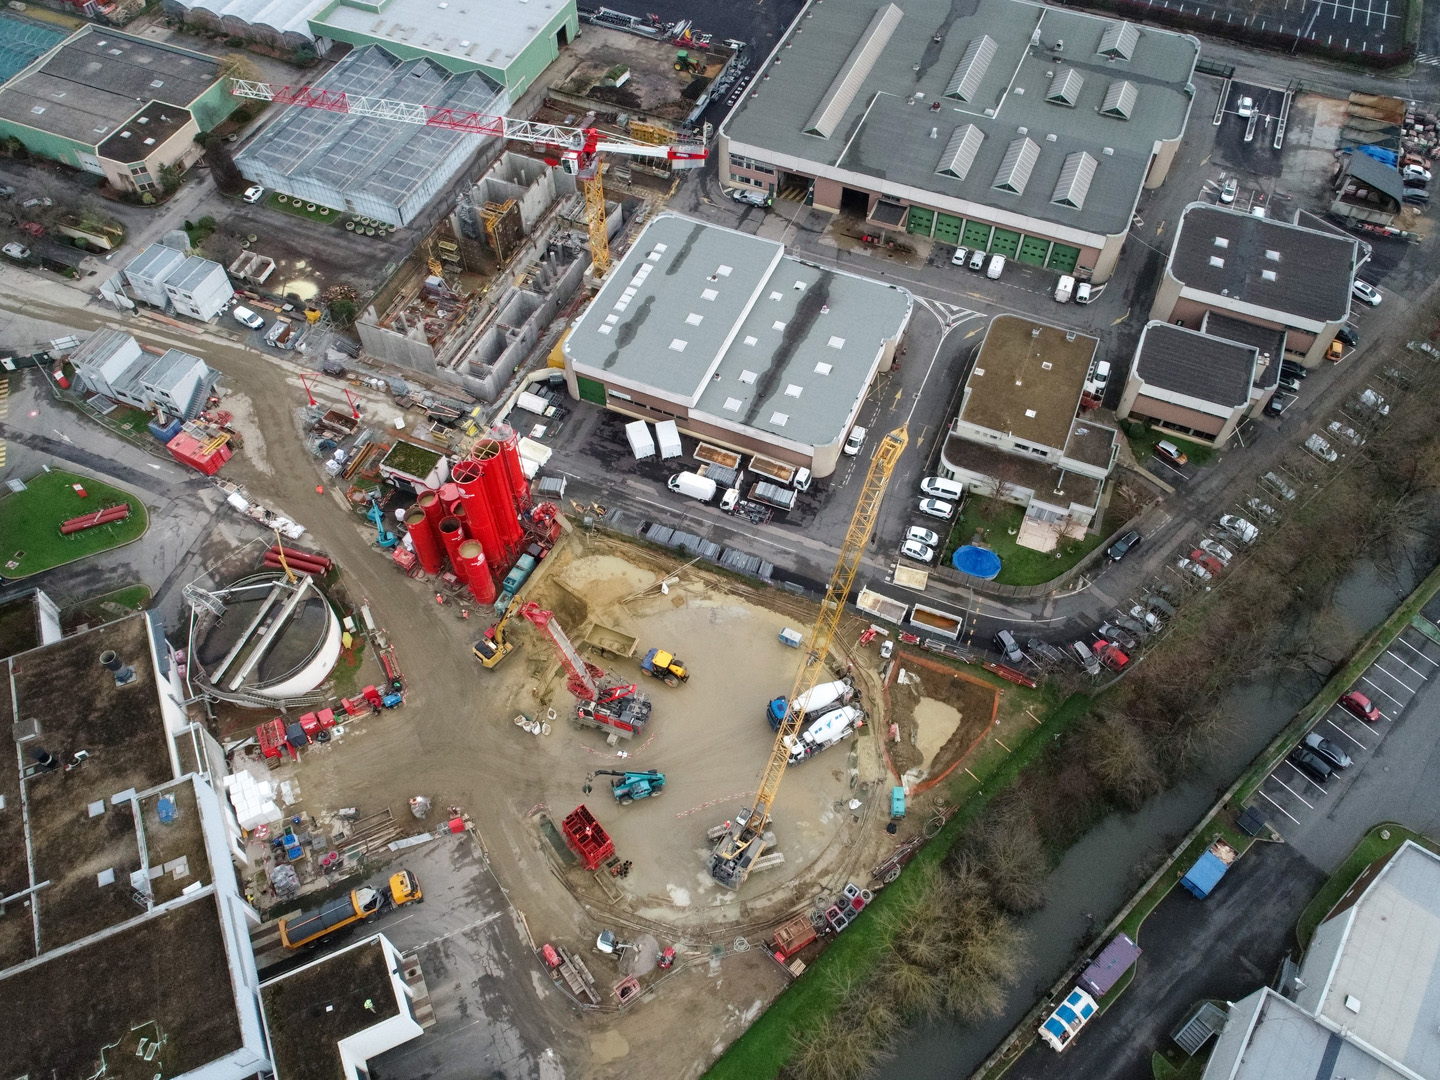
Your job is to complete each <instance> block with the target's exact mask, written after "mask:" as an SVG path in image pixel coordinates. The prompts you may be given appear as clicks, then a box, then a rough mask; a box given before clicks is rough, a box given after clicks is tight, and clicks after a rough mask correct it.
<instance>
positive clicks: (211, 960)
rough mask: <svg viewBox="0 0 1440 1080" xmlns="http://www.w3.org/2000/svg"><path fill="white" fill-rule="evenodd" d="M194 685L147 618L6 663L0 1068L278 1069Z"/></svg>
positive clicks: (36, 1071)
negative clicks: (9, 741) (189, 708)
mask: <svg viewBox="0 0 1440 1080" xmlns="http://www.w3.org/2000/svg"><path fill="white" fill-rule="evenodd" d="M186 696H187V695H186V694H185V692H184V691H183V690H182V687H181V683H180V677H179V668H178V664H177V660H176V657H175V653H174V651H173V650H172V649H171V648H170V646H169V645H168V644H167V642H166V641H165V639H164V637H163V635H162V632H161V628H160V626H159V624H158V623H157V622H155V621H154V620H153V619H152V616H150V615H149V614H146V613H141V614H138V615H134V616H131V617H129V618H125V619H121V620H119V621H116V622H112V623H108V624H106V625H104V626H101V627H98V628H96V629H93V630H88V631H84V632H82V633H79V634H75V635H72V636H70V637H67V638H64V639H62V640H61V641H58V642H55V643H53V644H49V645H43V646H41V647H39V648H37V649H33V650H31V651H29V652H23V653H20V654H18V655H16V656H12V657H10V658H9V659H7V660H5V661H3V662H0V730H5V731H11V732H13V734H12V738H13V739H14V741H15V744H16V745H15V747H14V750H15V753H16V756H15V757H14V758H11V759H10V764H9V765H8V766H7V767H5V768H3V769H0V794H3V796H4V804H5V807H6V809H5V812H4V813H3V814H0V834H3V836H0V838H3V842H0V852H3V853H4V854H3V856H0V895H3V896H4V897H5V899H6V904H5V908H4V912H3V914H0V1009H3V1010H4V1014H5V1016H6V1018H7V1024H8V1026H9V1037H8V1038H6V1039H5V1040H4V1044H3V1046H0V1074H3V1075H5V1076H65V1077H80V1076H96V1075H106V1074H111V1073H114V1072H116V1071H118V1070H119V1069H120V1068H121V1065H120V1063H121V1062H125V1061H130V1062H134V1061H135V1060H136V1059H137V1058H139V1059H141V1060H142V1061H143V1062H144V1068H145V1072H146V1075H154V1074H161V1075H164V1076H166V1077H175V1078H183V1077H195V1078H200V1077H204V1078H205V1080H243V1078H247V1077H252V1076H254V1075H255V1074H256V1073H257V1072H259V1071H262V1070H266V1069H268V1068H270V1059H269V1054H268V1051H267V1048H266V1044H265V1034H264V1028H263V1024H262V1018H261V1014H260V997H259V988H260V980H259V978H258V976H257V972H256V967H255V960H254V955H253V953H252V951H251V947H250V933H249V932H250V927H251V926H252V925H254V924H255V923H256V922H258V917H257V915H256V913H255V911H254V910H253V909H251V907H250V906H249V904H247V903H246V901H245V899H244V897H243V895H242V894H241V892H240V888H239V883H238V880H237V876H236V873H235V866H236V865H237V864H238V865H243V864H244V847H243V842H242V839H241V833H240V828H239V826H238V824H237V823H236V820H235V818H234V815H233V814H232V813H231V811H230V809H229V805H228V803H227V802H226V800H224V799H223V798H221V797H220V796H219V795H218V794H217V792H216V787H217V786H218V784H219V781H220V778H221V777H223V776H224V775H226V773H227V772H228V765H227V763H226V760H225V755H224V753H223V751H222V750H221V748H220V746H219V744H218V743H217V742H216V741H215V740H214V739H213V738H212V737H211V736H210V734H209V733H208V732H207V731H206V730H205V728H204V726H203V725H200V724H192V723H191V722H190V719H189V717H188V716H187V714H186V711H185V709H184V707H183V705H182V704H181V702H182V701H183V700H184V699H185V698H186ZM22 806H23V807H24V808H25V809H24V813H21V812H20V810H19V808H20V807H22ZM129 1071H131V1072H133V1071H134V1066H133V1065H131V1066H130V1067H129Z"/></svg>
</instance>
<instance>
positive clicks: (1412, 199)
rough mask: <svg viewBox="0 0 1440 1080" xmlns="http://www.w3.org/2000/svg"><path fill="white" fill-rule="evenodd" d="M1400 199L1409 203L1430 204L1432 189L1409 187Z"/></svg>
mask: <svg viewBox="0 0 1440 1080" xmlns="http://www.w3.org/2000/svg"><path fill="white" fill-rule="evenodd" d="M1400 197H1401V198H1402V199H1404V200H1405V201H1406V202H1408V203H1428V202H1429V201H1430V189H1429V188H1410V187H1407V188H1406V189H1405V193H1404V194H1403V195H1401V196H1400Z"/></svg>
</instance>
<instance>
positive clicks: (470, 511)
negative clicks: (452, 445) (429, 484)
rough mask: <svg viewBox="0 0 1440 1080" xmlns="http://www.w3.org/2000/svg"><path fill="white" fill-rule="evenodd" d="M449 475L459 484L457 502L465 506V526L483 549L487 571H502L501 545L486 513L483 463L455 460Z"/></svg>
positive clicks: (502, 554) (489, 513)
mask: <svg viewBox="0 0 1440 1080" xmlns="http://www.w3.org/2000/svg"><path fill="white" fill-rule="evenodd" d="M450 478H451V479H452V480H453V481H454V482H455V483H456V484H458V485H459V486H460V494H461V500H460V505H461V506H462V507H464V509H465V526H466V529H467V530H468V532H469V534H470V537H471V539H474V540H479V541H480V545H481V547H483V548H484V549H485V561H486V562H487V563H489V565H490V574H491V576H492V577H493V576H495V575H496V574H497V573H504V571H503V570H501V569H500V567H501V566H504V565H508V564H506V563H505V544H504V542H503V541H502V540H501V539H500V532H499V530H498V529H497V528H496V527H495V519H494V515H493V514H492V513H491V512H490V506H489V503H488V497H489V495H488V492H487V491H486V489H485V466H484V465H483V464H482V463H480V462H478V461H473V460H469V459H466V460H465V461H459V462H456V463H455V468H454V469H453V470H452V471H451V473H450Z"/></svg>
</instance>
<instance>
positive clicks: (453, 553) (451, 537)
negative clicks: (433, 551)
mask: <svg viewBox="0 0 1440 1080" xmlns="http://www.w3.org/2000/svg"><path fill="white" fill-rule="evenodd" d="M440 542H441V543H442V544H444V545H445V554H447V555H449V556H450V568H451V569H452V570H454V571H455V576H456V577H458V578H459V579H460V580H461V581H464V580H465V565H464V564H463V563H462V562H461V561H460V545H461V544H463V543H464V542H465V530H464V529H462V528H461V527H460V519H459V518H457V517H456V516H455V515H454V514H447V515H446V516H445V517H443V518H441V519H440Z"/></svg>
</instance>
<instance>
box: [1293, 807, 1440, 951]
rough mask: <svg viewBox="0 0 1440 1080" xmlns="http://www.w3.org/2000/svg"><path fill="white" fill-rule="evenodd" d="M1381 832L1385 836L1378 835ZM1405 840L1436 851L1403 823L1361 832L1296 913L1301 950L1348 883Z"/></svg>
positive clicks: (1428, 841)
mask: <svg viewBox="0 0 1440 1080" xmlns="http://www.w3.org/2000/svg"><path fill="white" fill-rule="evenodd" d="M1381 833H1387V834H1388V835H1386V836H1381V835H1380V834H1381ZM1406 840H1414V841H1415V842H1416V843H1417V844H1420V845H1421V846H1423V847H1427V848H1429V849H1430V850H1431V851H1440V846H1437V845H1436V844H1435V842H1434V841H1433V840H1430V839H1429V838H1427V837H1424V836H1421V835H1420V834H1419V833H1417V832H1412V831H1411V830H1409V829H1407V828H1405V826H1403V825H1396V824H1395V823H1394V822H1389V821H1386V822H1382V823H1381V824H1379V825H1376V826H1375V827H1374V828H1373V829H1371V830H1370V831H1369V832H1368V833H1366V834H1365V835H1364V837H1363V838H1362V839H1361V840H1360V843H1358V844H1356V845H1355V850H1354V851H1352V852H1350V854H1349V855H1348V856H1347V857H1346V859H1345V861H1344V862H1343V863H1341V864H1340V869H1338V870H1336V871H1335V873H1333V874H1331V875H1330V880H1329V881H1327V882H1326V883H1325V885H1324V886H1323V887H1322V888H1321V890H1320V891H1319V892H1318V893H1316V894H1315V899H1313V900H1311V901H1310V903H1309V904H1307V905H1306V907H1305V910H1304V911H1302V912H1301V913H1300V919H1299V921H1298V922H1296V924H1295V937H1296V938H1297V939H1298V940H1299V942H1300V947H1301V948H1302V949H1304V948H1308V947H1309V945H1310V939H1311V938H1312V937H1313V936H1314V935H1315V931H1316V929H1317V928H1318V927H1319V926H1320V924H1321V923H1322V922H1324V921H1325V917H1326V916H1327V915H1329V914H1330V912H1331V911H1332V910H1333V909H1334V907H1335V905H1336V904H1338V903H1339V902H1340V900H1341V898H1342V897H1344V895H1345V894H1346V893H1347V892H1349V891H1350V886H1352V885H1354V884H1355V882H1356V881H1358V880H1359V878H1360V875H1361V874H1363V873H1364V872H1365V868H1366V867H1368V866H1369V865H1370V864H1371V863H1373V862H1374V861H1375V860H1376V859H1380V858H1384V857H1385V856H1386V855H1389V854H1390V853H1391V852H1394V851H1396V850H1398V849H1399V847H1400V845H1401V844H1403V843H1405V841H1406Z"/></svg>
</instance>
